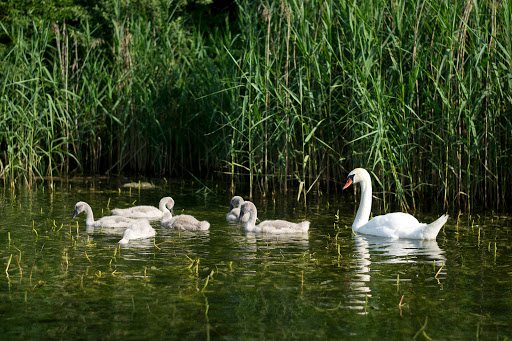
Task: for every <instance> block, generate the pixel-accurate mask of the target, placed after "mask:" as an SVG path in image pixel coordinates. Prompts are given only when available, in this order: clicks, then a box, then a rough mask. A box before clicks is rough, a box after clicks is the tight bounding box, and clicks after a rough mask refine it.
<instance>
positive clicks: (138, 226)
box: [119, 219, 156, 244]
mask: <svg viewBox="0 0 512 341" xmlns="http://www.w3.org/2000/svg"><path fill="white" fill-rule="evenodd" d="M155 234H156V232H155V229H154V228H153V227H151V225H150V224H149V221H148V220H146V219H138V220H135V222H134V223H133V224H132V225H130V226H128V227H127V228H126V230H124V233H123V239H121V240H120V241H119V243H120V244H126V243H128V241H130V240H131V239H143V238H150V237H154V236H155Z"/></svg>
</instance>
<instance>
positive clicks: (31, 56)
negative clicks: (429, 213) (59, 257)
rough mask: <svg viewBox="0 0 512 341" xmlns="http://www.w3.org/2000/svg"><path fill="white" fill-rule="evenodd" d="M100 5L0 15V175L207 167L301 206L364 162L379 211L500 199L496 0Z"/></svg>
mask: <svg viewBox="0 0 512 341" xmlns="http://www.w3.org/2000/svg"><path fill="white" fill-rule="evenodd" d="M115 4H116V6H115V7H114V9H113V10H114V19H113V21H112V24H111V30H112V31H111V32H108V33H105V34H103V35H102V36H101V35H100V36H101V37H100V38H98V34H97V32H96V30H97V29H98V28H97V27H90V26H89V24H88V23H87V22H84V23H83V24H82V25H80V26H78V27H70V26H65V25H64V24H60V25H55V24H53V25H52V24H51V23H49V22H47V23H43V24H41V25H38V24H34V25H33V26H32V27H30V28H27V27H24V26H22V25H20V26H14V25H13V26H10V27H3V29H4V31H5V32H6V35H8V37H9V38H10V40H11V44H10V45H9V46H8V48H3V49H2V50H0V51H1V53H2V61H3V62H2V64H1V65H0V72H1V73H2V75H3V77H2V82H1V88H0V96H1V97H2V102H1V103H2V104H1V109H0V110H1V113H2V117H4V119H3V120H2V121H1V122H0V125H1V126H0V144H1V145H2V150H3V153H2V155H1V156H0V174H1V175H2V176H3V178H4V179H5V180H6V181H9V182H10V183H12V184H14V183H15V182H16V181H17V180H18V179H24V180H23V181H26V182H27V183H29V184H30V183H31V182H32V181H33V179H34V177H41V176H50V177H52V176H55V175H59V174H62V173H65V174H69V173H73V172H76V171H81V172H101V173H108V174H111V173H114V172H115V173H132V174H133V173H135V174H144V175H154V176H162V175H166V176H167V175H176V176H187V175H188V174H194V176H199V177H205V176H215V175H216V174H219V172H221V173H227V174H228V177H229V179H230V180H231V183H232V189H231V190H232V191H233V192H235V191H237V183H238V182H240V181H242V182H247V183H248V185H249V191H250V193H249V194H250V196H252V195H254V194H255V193H256V192H258V193H262V194H264V195H267V194H269V193H270V192H272V191H275V190H278V189H282V190H284V191H287V190H288V189H290V188H294V189H296V190H298V192H299V193H298V199H299V200H302V201H304V202H305V201H306V198H307V194H308V193H310V192H311V191H324V190H330V189H333V188H334V189H338V188H339V187H340V184H341V183H343V181H344V178H345V176H346V174H347V173H348V171H350V169H351V168H353V167H365V168H367V169H369V170H370V172H371V173H372V174H373V175H374V180H375V181H374V182H375V188H376V194H377V196H378V197H379V198H380V199H382V200H381V201H380V202H381V203H382V205H383V207H384V208H385V209H386V208H387V207H388V205H400V206H401V207H402V208H403V209H414V208H416V207H417V206H418V204H417V200H418V199H429V200H433V201H438V202H439V203H441V204H443V205H444V206H445V207H452V206H460V207H466V208H467V209H470V208H471V207H480V206H483V207H487V206H489V207H493V208H500V207H503V206H504V205H505V201H506V199H507V198H509V197H510V193H511V189H512V182H511V180H510V179H512V176H511V175H512V174H511V172H512V171H511V170H510V169H511V166H512V165H511V161H512V159H511V158H510V151H511V145H512V137H511V134H510V132H511V128H512V118H511V115H510V112H511V102H512V97H511V95H510V93H511V90H512V89H511V85H512V76H511V74H510V69H511V67H512V65H511V63H512V59H511V57H512V39H511V38H512V37H511V35H512V33H511V32H512V26H511V22H512V20H511V19H512V14H511V13H512V11H511V10H512V1H510V0H507V1H501V2H496V1H484V2H478V3H477V2H475V1H472V0H461V1H452V2H446V1H441V2H439V1H433V0H420V1H416V2H410V1H405V0H397V1H392V2H388V1H383V0H372V1H364V2H353V1H332V0H323V1H321V0H309V1H304V0H280V1H279V2H275V1H263V2H260V3H257V4H256V3H254V2H251V1H247V0H240V1H238V2H237V9H238V12H237V17H236V19H235V20H231V21H230V20H229V19H228V18H226V21H225V24H224V25H223V26H221V27H219V26H216V27H212V28H211V29H209V30H208V31H202V30H201V29H200V28H199V27H200V26H199V25H195V23H194V22H193V21H192V20H191V19H190V20H186V18H185V19H184V17H181V16H178V15H176V14H175V12H173V11H171V10H170V9H171V7H169V6H168V5H169V4H167V3H164V2H162V4H161V6H162V8H161V9H160V10H155V11H154V13H160V15H161V17H159V18H156V19H155V20H154V21H151V20H147V19H146V18H144V17H143V16H142V15H141V16H140V17H139V16H137V15H135V14H131V15H130V16H127V15H124V14H123V8H122V7H121V2H119V1H117V2H115ZM25 29H30V31H31V34H30V35H27V34H25V33H24V31H23V30H25Z"/></svg>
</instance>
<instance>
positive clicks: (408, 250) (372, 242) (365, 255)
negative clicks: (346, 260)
mask: <svg viewBox="0 0 512 341" xmlns="http://www.w3.org/2000/svg"><path fill="white" fill-rule="evenodd" d="M354 244H355V245H354V250H355V255H354V258H353V260H352V261H353V265H352V268H353V269H354V271H353V275H352V279H351V281H350V282H351V283H350V289H351V294H350V295H349V301H348V302H347V303H348V307H349V308H351V309H356V310H363V311H362V312H361V313H363V314H364V313H365V312H364V307H365V305H366V304H367V300H368V298H370V297H371V288H370V281H371V265H372V263H373V264H384V263H391V264H415V263H425V264H426V263H433V262H434V261H435V264H436V268H437V267H438V266H439V267H441V266H442V265H443V264H444V262H445V260H446V257H445V255H444V254H445V251H443V250H442V249H441V248H440V247H439V245H438V244H437V241H435V240H417V239H392V238H385V237H377V236H371V235H356V236H355V237H354ZM443 270H446V268H444V267H443ZM374 271H375V270H374ZM445 273H446V272H441V273H440V274H443V275H444V274H445ZM390 280H391V278H390ZM392 280H395V281H396V278H393V279H392Z"/></svg>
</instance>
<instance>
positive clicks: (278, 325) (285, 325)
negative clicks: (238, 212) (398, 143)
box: [0, 180, 512, 340]
mask: <svg viewBox="0 0 512 341" xmlns="http://www.w3.org/2000/svg"><path fill="white" fill-rule="evenodd" d="M155 184H156V185H157V187H156V188H154V189H146V190H140V191H139V190H136V189H132V190H129V189H125V188H121V182H119V181H113V180H96V181H80V182H61V183H57V184H56V186H55V187H54V190H53V191H51V190H49V188H48V187H45V186H44V185H39V186H38V187H37V188H35V189H33V190H26V189H23V188H18V189H16V190H15V191H11V190H9V189H6V188H3V193H2V199H1V202H0V214H1V217H2V223H1V224H0V236H1V237H0V259H1V261H0V264H1V265H2V269H5V271H3V275H1V276H0V316H1V321H2V323H1V324H0V333H1V334H2V335H3V337H4V338H9V339H48V338H51V339H69V338H70V337H73V338H81V339H107V338H108V339H227V340H239V339H249V340H251V339H258V340H259V339H272V340H275V339H301V340H303V339H352V340H369V339H382V338H392V339H412V338H414V337H416V338H420V339H425V338H432V339H453V340H467V339H482V340H486V339H493V340H494V339H499V340H503V339H507V338H508V339H510V338H512V325H511V323H510V321H512V294H511V289H512V287H511V283H512V281H511V279H512V251H511V247H512V246H511V245H512V244H511V238H512V236H511V232H512V229H511V225H512V224H511V219H510V217H508V216H503V215H495V214H489V215H488V216H474V217H469V216H466V215H462V216H461V217H460V220H459V222H458V223H457V217H456V216H455V217H454V216H453V215H452V217H450V219H449V221H448V223H447V225H446V226H445V227H444V228H443V230H441V232H440V234H439V236H438V238H437V240H436V241H423V242H422V241H414V240H390V239H386V238H379V237H371V236H364V235H354V234H353V233H352V230H351V229H350V225H351V223H352V219H353V217H354V202H353V198H351V196H350V194H347V193H343V194H341V195H337V196H326V195H323V196H317V197H314V196H311V197H309V198H308V206H307V208H305V207H304V206H303V205H302V204H298V203H297V202H296V195H290V196H284V195H278V196H277V197H276V198H275V199H266V200H263V199H261V198H256V199H255V200H254V202H255V204H256V206H257V207H258V213H259V214H258V215H259V217H260V218H261V219H262V220H264V219H288V220H292V221H301V220H304V219H308V220H310V221H311V228H310V232H309V234H308V235H306V236H279V237H275V236H274V237H273V236H268V235H260V234H246V233H245V231H244V229H243V227H241V226H238V225H236V224H233V223H228V222H226V221H225V215H226V213H227V212H228V210H229V201H230V197H229V195H228V194H227V193H226V191H225V189H224V187H225V186H222V185H217V186H215V185H212V186H211V187H210V189H211V191H208V190H204V188H203V187H202V186H199V185H197V184H194V183H190V182H179V183H166V182H163V181H160V182H155ZM226 188H227V186H226ZM237 194H239V195H242V196H244V197H246V194H245V193H237ZM163 196H172V197H173V198H174V199H175V201H176V206H175V209H174V210H175V214H180V213H187V214H192V215H195V216H196V217H197V218H199V219H201V220H208V221H209V222H210V223H211V228H210V231H208V232H199V233H198V232H195V233H192V232H181V233H179V232H177V231H172V230H166V229H163V228H161V227H160V225H159V222H155V223H153V226H154V227H155V229H156V230H157V236H156V238H154V239H147V240H140V241H131V242H130V244H128V245H126V246H124V245H123V246H121V247H119V245H118V243H117V242H118V241H119V239H120V238H121V237H120V236H119V235H115V234H109V233H105V231H95V232H94V233H87V232H86V229H85V216H84V215H83V214H82V215H80V216H78V218H76V219H75V220H74V221H73V220H72V219H71V216H72V213H73V209H74V205H75V203H76V202H77V201H86V202H88V203H89V204H90V205H91V207H92V209H93V211H94V213H95V218H99V217H101V216H102V215H108V214H109V213H110V209H112V208H115V207H121V208H124V207H128V206H130V205H142V204H149V205H155V206H156V205H158V201H159V200H160V198H161V197H163ZM442 213H443V212H428V213H416V214H415V215H416V216H417V217H418V219H419V220H420V221H424V222H430V221H432V220H434V219H435V218H437V216H438V215H440V214H442Z"/></svg>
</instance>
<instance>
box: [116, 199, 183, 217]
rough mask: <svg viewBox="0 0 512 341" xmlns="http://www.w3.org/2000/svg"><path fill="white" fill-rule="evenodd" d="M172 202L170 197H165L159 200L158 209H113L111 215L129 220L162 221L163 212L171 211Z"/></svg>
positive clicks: (152, 207)
mask: <svg viewBox="0 0 512 341" xmlns="http://www.w3.org/2000/svg"><path fill="white" fill-rule="evenodd" d="M173 206H174V200H172V198H171V197H165V198H162V199H161V200H160V203H159V204H158V207H159V208H156V207H154V206H146V205H141V206H134V207H130V208H114V209H113V210H112V214H113V215H116V216H123V217H129V218H146V219H162V217H163V216H164V213H165V212H168V211H169V209H172V207H173Z"/></svg>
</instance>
